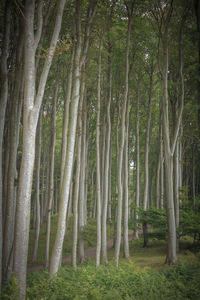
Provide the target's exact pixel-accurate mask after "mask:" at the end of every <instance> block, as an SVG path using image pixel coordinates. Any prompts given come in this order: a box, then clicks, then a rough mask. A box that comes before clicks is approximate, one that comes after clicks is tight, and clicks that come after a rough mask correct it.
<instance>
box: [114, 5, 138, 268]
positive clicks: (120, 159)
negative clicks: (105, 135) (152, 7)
mask: <svg viewBox="0 0 200 300" xmlns="http://www.w3.org/2000/svg"><path fill="white" fill-rule="evenodd" d="M133 3H134V1H132V5H131V9H129V8H128V6H127V12H128V30H127V38H126V56H125V59H126V69H125V91H124V99H123V104H122V117H121V136H120V145H119V156H118V165H117V188H118V206H117V235H116V242H115V265H116V266H117V267H118V264H119V254H120V244H121V222H122V199H123V190H122V177H121V176H122V164H123V151H124V140H125V116H126V109H127V100H128V87H129V85H128V79H129V47H130V33H131V20H132V17H133Z"/></svg>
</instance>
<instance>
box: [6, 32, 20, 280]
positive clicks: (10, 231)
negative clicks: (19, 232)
mask: <svg viewBox="0 0 200 300" xmlns="http://www.w3.org/2000/svg"><path fill="white" fill-rule="evenodd" d="M22 50H23V34H22V35H21V37H20V40H19V45H18V50H17V57H16V60H17V61H16V64H17V70H16V73H15V86H14V89H13V95H12V96H11V97H13V98H14V99H15V101H14V102H13V103H12V108H11V110H12V111H11V114H12V117H11V119H10V130H9V148H10V151H9V163H8V171H7V184H6V185H7V192H6V193H5V196H6V199H7V200H6V212H5V220H4V245H3V246H4V248H3V276H4V279H5V280H10V279H11V271H12V269H13V266H12V264H13V243H14V220H15V210H16V191H17V188H16V181H17V177H18V174H17V149H18V142H19V129H20V119H21V111H22V94H23V88H24V85H23V81H24V80H23V64H22V62H21V59H22ZM6 149H8V148H6Z"/></svg>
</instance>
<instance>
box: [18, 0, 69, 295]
mask: <svg viewBox="0 0 200 300" xmlns="http://www.w3.org/2000/svg"><path fill="white" fill-rule="evenodd" d="M65 1H66V0H60V1H59V3H58V11H57V15H56V21H55V26H54V31H53V35H52V39H51V43H50V47H49V51H48V54H47V56H46V59H45V62H44V67H43V70H42V73H41V77H40V81H39V85H38V91H37V95H36V97H35V53H36V48H37V46H38V42H39V38H40V34H41V27H42V5H43V2H42V1H40V2H39V6H40V7H41V9H40V13H39V14H38V30H37V32H36V34H35V36H34V28H33V27H34V11H35V1H33V0H27V1H26V3H25V38H24V42H25V66H24V79H25V85H24V111H23V113H24V115H23V146H22V161H21V166H20V176H19V188H18V196H17V207H16V226H15V245H14V275H15V276H16V278H17V281H18V284H19V299H20V300H23V299H25V295H26V267H27V255H28V240H29V225H30V200H31V190H32V177H33V167H34V158H35V135H36V126H37V122H38V116H39V111H40V107H41V103H42V99H43V94H44V89H45V85H46V81H47V76H48V73H49V69H50V66H51V62H52V59H53V55H54V51H55V47H56V43H57V40H58V36H59V32H60V27H61V21H62V14H63V10H64V5H65Z"/></svg>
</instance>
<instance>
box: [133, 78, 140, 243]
mask: <svg viewBox="0 0 200 300" xmlns="http://www.w3.org/2000/svg"><path fill="white" fill-rule="evenodd" d="M136 99H137V103H136V201H135V204H136V210H135V219H136V221H137V220H138V213H137V209H138V208H139V205H140V127H139V78H138V90H137V95H136ZM135 225H136V229H135V233H134V237H135V238H136V239H137V238H138V237H139V236H138V223H136V224H135Z"/></svg>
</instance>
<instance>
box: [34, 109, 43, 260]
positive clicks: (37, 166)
mask: <svg viewBox="0 0 200 300" xmlns="http://www.w3.org/2000/svg"><path fill="white" fill-rule="evenodd" d="M41 131H42V110H41V112H40V116H39V121H38V125H37V132H36V147H35V151H36V153H35V172H36V174H35V177H36V178H35V186H36V190H35V203H36V229H35V242H34V250H33V258H32V261H33V262H35V261H36V260H37V250H38V242H39V235H40V223H41V222H40V161H41Z"/></svg>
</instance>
